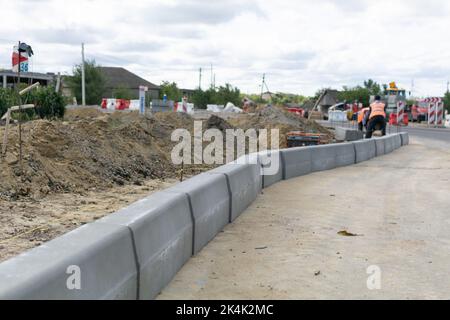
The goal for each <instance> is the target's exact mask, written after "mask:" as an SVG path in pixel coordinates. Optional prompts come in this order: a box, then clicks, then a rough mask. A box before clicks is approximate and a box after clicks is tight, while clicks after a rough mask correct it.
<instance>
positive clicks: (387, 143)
mask: <svg viewBox="0 0 450 320" xmlns="http://www.w3.org/2000/svg"><path fill="white" fill-rule="evenodd" d="M381 140H384V154H389V153H391V152H393V151H394V150H395V144H394V138H393V137H392V136H386V137H383V138H381Z"/></svg>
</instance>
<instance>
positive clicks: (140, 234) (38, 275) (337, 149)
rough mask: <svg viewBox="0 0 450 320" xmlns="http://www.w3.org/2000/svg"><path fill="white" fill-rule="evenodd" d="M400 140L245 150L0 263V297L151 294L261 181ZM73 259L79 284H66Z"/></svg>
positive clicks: (362, 157)
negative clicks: (225, 162) (240, 155)
mask: <svg viewBox="0 0 450 320" xmlns="http://www.w3.org/2000/svg"><path fill="white" fill-rule="evenodd" d="M407 143H409V136H408V134H405V133H402V134H396V135H391V136H387V137H383V138H379V139H372V140H365V141H359V142H352V143H343V144H335V145H326V146H318V147H306V148H295V149H286V150H277V151H267V152H260V153H257V154H251V155H249V156H245V157H243V158H240V159H239V160H240V161H239V160H238V161H236V162H234V163H231V164H228V165H225V166H222V167H220V168H217V169H215V170H212V171H210V172H208V173H203V174H200V175H198V176H195V177H193V178H191V179H189V180H186V181H185V182H182V183H180V184H178V185H176V186H174V187H172V188H169V189H167V190H164V191H161V192H158V193H155V194H154V195H152V196H150V197H148V198H145V199H143V200H141V201H138V202H136V203H135V204H133V205H131V206H130V207H128V208H125V209H123V210H120V211H118V212H117V213H115V214H112V215H110V216H107V217H105V218H103V219H101V220H99V221H97V222H94V223H90V224H87V225H85V226H83V227H81V228H78V229H76V230H74V231H72V232H70V233H68V234H65V235H63V236H61V237H59V238H57V239H55V240H53V241H50V242H49V243H47V244H44V245H42V246H40V247H38V248H35V249H32V250H30V251H28V252H26V253H24V254H21V255H19V256H17V257H15V258H13V259H10V260H8V261H6V262H3V263H1V264H0V299H71V300H77V299H139V298H144V299H152V298H154V297H156V295H157V294H158V293H159V292H160V291H161V290H162V289H163V288H164V287H165V286H166V285H167V284H168V283H169V282H170V281H171V280H172V278H173V277H174V276H175V274H176V273H177V272H178V271H179V270H180V269H181V267H182V266H183V265H184V264H185V263H186V262H187V261H188V260H189V258H190V256H191V255H192V254H197V253H198V252H200V250H201V249H202V248H203V247H204V246H206V244H208V242H209V241H211V240H212V239H213V238H214V237H215V236H216V235H217V234H218V233H219V232H220V231H221V230H223V228H224V227H225V226H226V225H227V224H228V223H229V222H230V220H231V221H233V220H234V219H236V218H237V217H238V216H239V215H240V214H242V212H244V211H245V209H246V208H247V207H248V206H250V204H251V203H252V202H253V201H254V200H255V199H256V198H257V194H258V193H259V192H261V189H262V188H263V187H264V188H267V187H269V186H271V185H273V184H275V183H277V182H279V181H281V180H282V179H290V178H295V177H298V176H302V175H306V174H308V173H312V172H317V171H324V170H330V169H333V168H336V167H341V166H345V165H351V164H354V163H360V162H362V161H366V160H370V159H372V158H374V157H375V156H378V155H382V154H388V153H390V152H392V151H393V150H394V149H396V148H399V147H401V146H402V145H406V144H407ZM382 146H384V148H383V147H382ZM382 150H383V151H384V152H382ZM249 159H252V160H253V162H252V161H251V160H249ZM249 161H250V162H249ZM74 266H75V267H76V268H78V267H79V271H80V284H81V290H70V289H68V286H67V284H68V283H69V285H70V284H73V282H71V281H73V278H72V276H74V275H76V274H73V272H75V273H76V271H77V270H75V271H73V270H72V269H68V268H69V267H74ZM75 282H76V281H75Z"/></svg>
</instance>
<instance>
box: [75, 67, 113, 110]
mask: <svg viewBox="0 0 450 320" xmlns="http://www.w3.org/2000/svg"><path fill="white" fill-rule="evenodd" d="M84 69H85V75H86V104H90V105H97V104H99V103H100V102H101V101H102V98H103V95H104V93H105V78H104V76H103V74H102V72H101V70H100V68H99V66H98V65H97V64H96V62H95V60H88V61H86V62H85V67H84ZM68 84H69V86H70V88H71V89H72V93H73V95H74V96H75V97H76V98H77V101H78V102H79V103H80V102H81V101H82V99H81V64H77V65H75V66H74V68H73V76H72V77H69V78H68Z"/></svg>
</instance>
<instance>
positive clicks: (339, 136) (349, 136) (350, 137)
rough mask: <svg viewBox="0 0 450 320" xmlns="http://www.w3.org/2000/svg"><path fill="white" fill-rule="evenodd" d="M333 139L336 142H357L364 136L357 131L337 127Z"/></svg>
mask: <svg viewBox="0 0 450 320" xmlns="http://www.w3.org/2000/svg"><path fill="white" fill-rule="evenodd" d="M335 137H336V140H337V141H358V140H362V139H363V138H364V134H363V133H362V131H359V130H355V129H349V128H342V127H337V128H336V130H335Z"/></svg>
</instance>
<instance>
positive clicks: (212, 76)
mask: <svg viewBox="0 0 450 320" xmlns="http://www.w3.org/2000/svg"><path fill="white" fill-rule="evenodd" d="M211 88H212V89H214V74H213V64H212V63H211Z"/></svg>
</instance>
